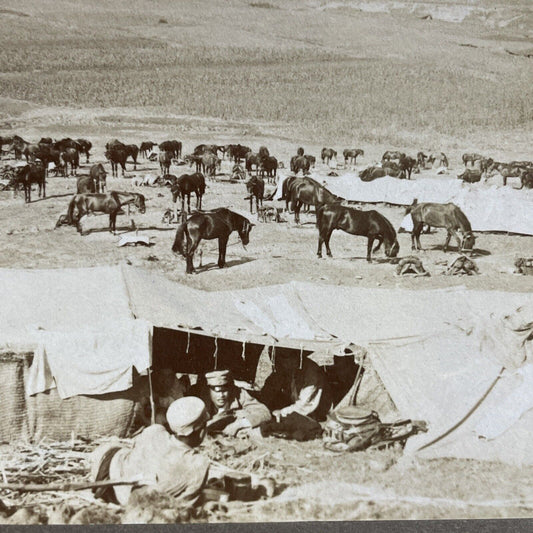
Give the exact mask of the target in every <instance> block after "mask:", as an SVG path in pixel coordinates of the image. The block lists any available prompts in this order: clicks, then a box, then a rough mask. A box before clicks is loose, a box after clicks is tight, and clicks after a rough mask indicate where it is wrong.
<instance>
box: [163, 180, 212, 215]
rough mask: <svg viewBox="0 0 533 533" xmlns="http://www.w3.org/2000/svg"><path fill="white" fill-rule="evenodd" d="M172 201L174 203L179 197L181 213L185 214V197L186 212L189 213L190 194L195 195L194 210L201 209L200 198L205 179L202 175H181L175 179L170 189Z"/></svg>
mask: <svg viewBox="0 0 533 533" xmlns="http://www.w3.org/2000/svg"><path fill="white" fill-rule="evenodd" d="M170 192H171V193H172V201H173V202H174V203H176V200H177V199H178V196H179V197H181V212H182V213H184V212H185V197H187V211H188V212H189V213H190V212H191V194H192V193H194V194H196V209H202V196H203V195H204V194H205V178H204V175H203V174H200V173H199V172H196V173H195V174H183V175H181V176H180V177H179V178H177V179H176V181H175V182H174V184H173V185H172V186H171V188H170Z"/></svg>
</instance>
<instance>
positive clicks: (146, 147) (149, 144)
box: [139, 141, 156, 159]
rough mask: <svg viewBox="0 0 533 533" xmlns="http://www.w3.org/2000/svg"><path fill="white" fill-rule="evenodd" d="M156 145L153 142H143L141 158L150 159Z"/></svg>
mask: <svg viewBox="0 0 533 533" xmlns="http://www.w3.org/2000/svg"><path fill="white" fill-rule="evenodd" d="M155 145H156V143H154V142H152V141H143V142H142V143H141V146H140V147H139V153H140V154H141V157H144V158H145V159H146V157H148V154H149V153H150V152H151V151H152V149H153V147H154V146H155Z"/></svg>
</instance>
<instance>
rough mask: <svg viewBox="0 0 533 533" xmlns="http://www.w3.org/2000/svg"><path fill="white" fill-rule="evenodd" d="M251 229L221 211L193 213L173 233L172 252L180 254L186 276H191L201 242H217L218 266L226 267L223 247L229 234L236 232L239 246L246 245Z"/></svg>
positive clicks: (239, 217)
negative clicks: (174, 235)
mask: <svg viewBox="0 0 533 533" xmlns="http://www.w3.org/2000/svg"><path fill="white" fill-rule="evenodd" d="M253 226H254V225H253V224H252V223H251V222H250V221H249V220H248V219H247V218H245V217H243V216H242V215H239V214H237V213H235V212H233V211H231V210H229V209H226V208H224V207H221V208H218V209H214V210H213V211H207V212H197V213H193V214H192V215H191V216H190V217H189V218H188V220H187V221H186V222H183V223H182V224H180V226H179V227H178V229H177V231H176V237H175V239H174V244H173V245H172V251H173V252H174V253H178V252H179V253H180V254H181V255H183V257H185V259H186V261H187V268H186V272H187V274H192V273H193V272H194V265H193V257H194V252H195V251H196V249H197V248H198V245H199V244H200V241H201V240H202V239H208V240H209V239H218V266H219V268H223V267H224V265H225V264H226V247H227V244H228V239H229V236H230V234H231V233H232V232H233V231H237V233H238V234H239V237H240V239H241V242H242V244H243V245H244V246H246V245H247V244H248V243H249V242H250V231H251V229H252V227H253Z"/></svg>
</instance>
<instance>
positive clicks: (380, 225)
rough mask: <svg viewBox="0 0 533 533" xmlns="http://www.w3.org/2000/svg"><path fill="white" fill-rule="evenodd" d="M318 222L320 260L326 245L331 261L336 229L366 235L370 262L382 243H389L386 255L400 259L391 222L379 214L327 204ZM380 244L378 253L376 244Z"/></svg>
mask: <svg viewBox="0 0 533 533" xmlns="http://www.w3.org/2000/svg"><path fill="white" fill-rule="evenodd" d="M317 221H318V251H317V255H318V257H322V244H323V243H324V244H325V245H326V252H327V254H328V256H329V257H331V250H330V249H329V240H330V238H331V234H332V233H333V230H335V229H341V230H343V231H345V232H346V233H351V234H352V235H362V236H366V237H367V238H368V242H367V248H366V260H367V261H368V262H369V263H371V262H372V252H374V253H375V252H377V251H378V250H379V248H380V246H381V244H382V243H385V255H386V256H387V257H396V256H397V255H398V252H399V251H400V245H399V244H398V239H397V238H396V232H395V231H394V228H393V226H392V224H391V223H390V222H389V220H388V219H387V218H385V217H384V216H383V215H382V214H381V213H378V212H377V211H374V210H371V211H361V210H360V209H356V208H354V207H347V206H343V205H341V204H339V203H336V204H326V205H323V206H321V207H320V208H319V209H318V211H317ZM376 239H377V241H378V243H377V245H376V247H375V248H374V250H372V245H373V244H374V240H376Z"/></svg>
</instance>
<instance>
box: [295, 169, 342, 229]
mask: <svg viewBox="0 0 533 533" xmlns="http://www.w3.org/2000/svg"><path fill="white" fill-rule="evenodd" d="M289 193H290V198H291V208H292V210H293V211H294V221H295V222H296V224H299V223H300V209H301V207H302V205H303V204H306V205H314V206H315V213H318V208H319V206H321V205H322V204H331V203H335V202H340V201H342V200H343V199H344V198H341V197H340V196H336V195H335V194H333V193H332V192H330V191H328V190H327V189H326V188H325V187H324V186H323V185H320V183H318V182H317V181H315V180H314V179H311V178H298V179H296V180H294V181H293V182H292V183H291V184H290V190H289ZM317 224H318V218H317Z"/></svg>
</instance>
